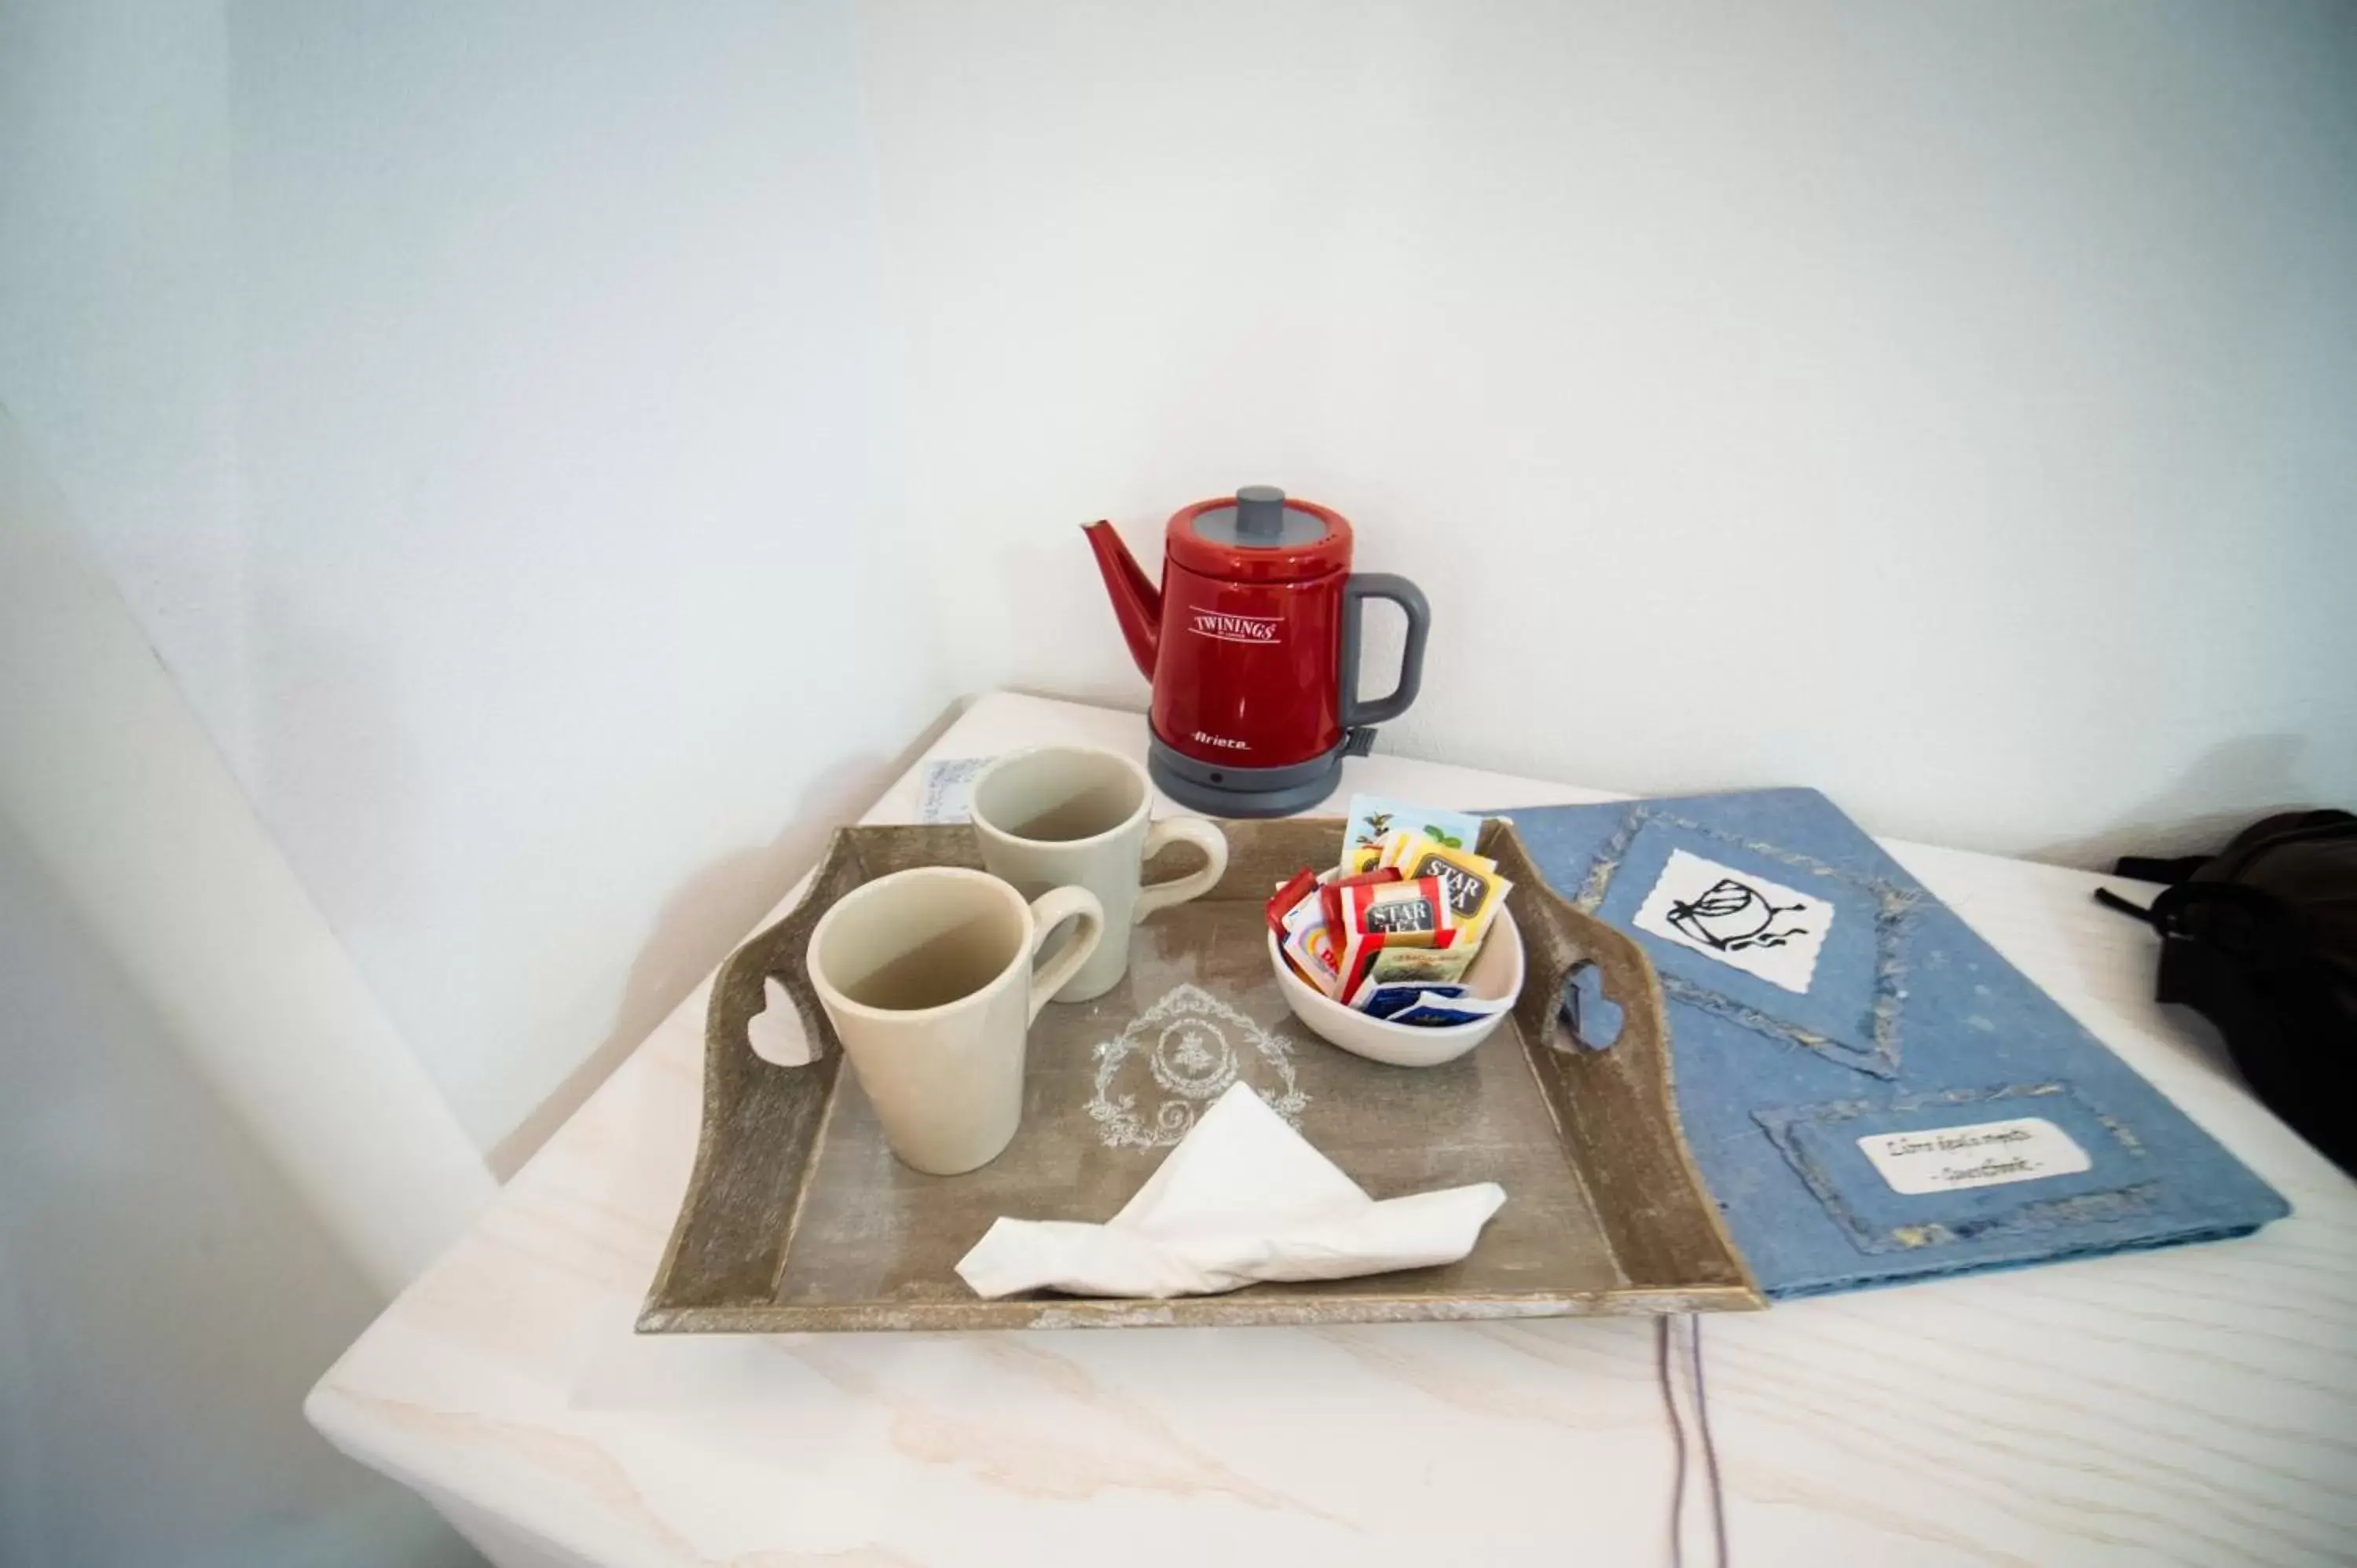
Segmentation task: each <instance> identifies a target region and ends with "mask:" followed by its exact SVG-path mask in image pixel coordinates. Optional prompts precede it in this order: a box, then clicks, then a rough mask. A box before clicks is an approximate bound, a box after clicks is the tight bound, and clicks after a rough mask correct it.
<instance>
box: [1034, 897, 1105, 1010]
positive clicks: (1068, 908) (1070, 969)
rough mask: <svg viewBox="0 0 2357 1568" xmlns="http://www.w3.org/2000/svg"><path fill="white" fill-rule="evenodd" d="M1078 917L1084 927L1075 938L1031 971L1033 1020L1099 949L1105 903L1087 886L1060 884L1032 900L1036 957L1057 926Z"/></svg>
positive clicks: (1073, 934)
mask: <svg viewBox="0 0 2357 1568" xmlns="http://www.w3.org/2000/svg"><path fill="white" fill-rule="evenodd" d="M1072 918H1078V919H1079V920H1080V922H1081V927H1080V929H1078V930H1076V931H1074V932H1073V933H1072V940H1071V942H1070V943H1068V944H1066V946H1065V948H1064V950H1063V951H1062V952H1061V953H1060V954H1059V955H1058V956H1057V959H1056V961H1055V962H1053V963H1051V964H1049V966H1048V967H1047V968H1045V969H1035V970H1033V971H1032V972H1031V1015H1030V1018H1029V1020H1028V1022H1029V1023H1032V1024H1036V1023H1038V1022H1039V1009H1040V1008H1042V1007H1045V1006H1046V1005H1048V1004H1049V1001H1050V1000H1051V999H1053V998H1054V996H1055V994H1056V993H1058V992H1059V991H1061V990H1062V989H1064V983H1065V982H1066V981H1068V980H1070V979H1071V978H1072V976H1073V974H1074V973H1075V972H1077V971H1078V970H1079V969H1080V967H1081V965H1082V964H1084V963H1086V962H1088V961H1089V955H1090V954H1091V953H1092V952H1094V951H1096V950H1097V943H1098V942H1100V941H1102V940H1104V906H1103V904H1100V903H1098V902H1097V896H1096V895H1095V894H1093V893H1092V892H1090V891H1089V890H1088V889H1087V888H1085V887H1079V886H1074V887H1058V888H1054V889H1051V890H1050V891H1049V892H1046V893H1042V894H1040V895H1039V897H1037V898H1034V899H1032V900H1031V956H1032V957H1033V958H1035V959H1036V958H1038V957H1039V949H1040V948H1041V947H1042V946H1043V945H1044V944H1045V943H1046V942H1047V940H1048V939H1049V937H1050V936H1051V935H1053V934H1054V933H1055V929H1056V928H1057V927H1058V926H1060V925H1062V924H1063V923H1064V922H1065V921H1066V920H1070V919H1072Z"/></svg>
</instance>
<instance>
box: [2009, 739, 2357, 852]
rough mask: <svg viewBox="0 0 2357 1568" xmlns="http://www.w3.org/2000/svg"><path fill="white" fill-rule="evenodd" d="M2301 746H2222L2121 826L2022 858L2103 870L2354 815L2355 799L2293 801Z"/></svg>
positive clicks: (2293, 742) (2245, 742) (2253, 742)
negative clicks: (2342, 810)
mask: <svg viewBox="0 0 2357 1568" xmlns="http://www.w3.org/2000/svg"><path fill="white" fill-rule="evenodd" d="M2306 745H2307V742H2306V741H2305V740H2303V739H2302V738H2301V737H2300V736H2296V735H2253V736H2243V737H2242V738H2241V739H2239V740H2229V741H2222V742H2220V743H2219V744H2218V745H2216V746H2212V747H2211V748H2210V749H2209V750H2208V751H2205V752H2203V753H2202V754H2201V758H2200V759H2199V760H2198V761H2196V762H2195V763H2194V765H2193V766H2192V767H2191V768H2187V769H2186V770H2185V772H2184V774H2183V775H2182V776H2180V777H2179V779H2178V780H2177V782H2176V783H2174V784H2171V785H2169V786H2168V787H2167V788H2165V789H2160V790H2158V792H2156V793H2154V794H2152V795H2149V796H2147V797H2146V798H2145V799H2144V800H2140V801H2138V802H2137V803H2136V805H2135V806H2133V807H2131V808H2129V809H2128V810H2127V811H2124V812H2122V813H2121V821H2122V822H2124V823H2125V824H2126V825H2125V826H2122V827H2116V828H2106V829H2104V831H2103V832H2099V833H2092V834H2089V835H2087V836H2086V837H2083V838H2076V839H2064V840H2062V841H2061V842H2059V843H2050V844H2045V845H2042V846H2040V848H2038V849H2035V850H2032V851H2030V852H2029V859H2031V860H2042V861H2045V862H2047V863H2048V864H2050V865H2077V866H2085V867H2087V868H2089V869H2091V870H2096V871H2104V870H2108V869H2110V867H2111V865H2112V863H2113V862H2114V861H2116V860H2117V859H2119V858H2120V856H2122V855H2124V854H2146V855H2155V856H2170V855H2186V854H2214V853H2215V852H2217V851H2218V850H2222V849H2223V848H2225V847H2226V841H2227V840H2229V839H2231V838H2233V836H2234V835H2235V834H2236V833H2238V832H2242V831H2243V830H2244V828H2246V827H2249V826H2250V825H2251V824H2252V823H2253V822H2257V821H2258V820H2259V819H2260V818H2262V817H2266V816H2272V815H2274V814H2275V813H2276V812H2277V811H2307V810H2310V809H2312V808H2314V807H2317V806H2341V807H2347V808H2357V800H2298V799H2296V798H2295V795H2296V790H2297V788H2298V787H2297V785H2296V783H2295V782H2294V781H2295V780H2297V779H2298V778H2299V776H2300V775H2299V767H2298V764H2299V757H2300V753H2301V751H2302V749H2303V748H2304V747H2305V746H2306ZM2221 800H2276V801H2282V802H2284V803H2283V804H2280V805H2272V806H2238V807H2235V808H2234V809H2233V810H2232V811H2220V810H2219V809H2218V802H2219V801H2221Z"/></svg>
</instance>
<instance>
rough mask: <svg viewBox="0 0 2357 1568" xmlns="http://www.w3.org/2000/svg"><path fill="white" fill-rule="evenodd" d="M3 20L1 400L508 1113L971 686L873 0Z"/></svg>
mask: <svg viewBox="0 0 2357 1568" xmlns="http://www.w3.org/2000/svg"><path fill="white" fill-rule="evenodd" d="M10 18H11V19H10V22H9V27H10V28H11V29H12V32H13V34H14V39H13V41H14V43H15V44H16V48H14V49H13V50H12V51H11V54H12V59H13V63H12V64H11V65H10V66H9V67H7V68H6V69H7V70H9V71H10V77H9V81H8V91H6V92H5V94H0V96H5V98H6V100H7V102H8V104H9V107H8V108H7V109H6V110H5V111H0V113H5V116H6V121H5V123H6V125H7V129H8V132H9V142H8V145H10V147H11V148H12V149H13V150H14V151H15V152H16V153H17V154H21V156H11V157H9V158H8V159H7V160H5V169H6V172H5V173H0V182H5V183H0V201H5V207H0V210H5V211H6V212H8V213H10V214H12V215H18V214H21V215H24V216H25V217H26V218H27V219H30V220H32V221H27V222H24V223H18V222H16V221H15V220H14V217H13V216H12V220H11V222H10V226H9V231H8V234H7V242H6V244H5V247H0V250H5V252H6V259H5V263H0V266H5V273H0V284H5V288H0V378H5V379H0V398H5V400H6V401H7V403H9V404H10V405H11V406H12V407H13V408H14V410H15V411H16V413H17V415H18V417H19V418H20V420H21V421H22V422H23V424H24V425H25V427H26V429H27V433H28V438H29V439H30V440H31V441H32V443H33V444H34V446H36V448H37V450H38V454H39V455H40V456H42V458H43V459H44V460H45V461H46V463H47V464H48V466H49V467H51V469H52V471H53V472H54V473H55V474H56V476H57V478H58V480H59V484H60V485H61V486H62V487H63V488H64V489H65V490H66V492H67V494H68V496H69V497H70V499H71V500H72V501H73V503H74V506H75V509H76V511H77V513H78V515H79V516H80V517H81V518H83V519H85V520H87V521H86V527H87V532H88V535H89V538H90V541H91V543H92V545H93V546H94V547H95V548H97V549H98V550H99V551H100V553H102V556H103V557H104V558H105V559H106V561H107V563H108V564H109V566H110V567H111V569H112V571H113V575H114V576H115V578H116V580H117V581H118V582H119V583H120V584H121V585H122V586H123V590H124V595H125V596H126V598H128V599H129V600H130V602H131V603H132V605H133V607H134V608H135V611H136V612H137V614H138V616H139V618H140V621H141V623H142V625H143V627H144V628H145V630H146V632H147V634H148V635H149V636H150V637H151V638H152V639H153V640H154V641H155V643H156V647H157V649H158V650H159V651H160V652H161V653H162V655H163V657H164V659H165V660H166V662H167V665H168V667H169V668H170V669H171V671H172V672H173V673H174V675H175V676H176V677H178V680H179V682H181V684H182V686H183V687H184V689H185V690H186V692H187V693H188V699H189V701H190V703H192V704H193V705H194V706H195V708H196V709H197V710H198V711H199V714H202V715H203V717H204V719H205V721H206V723H207V725H208V726H209V728H210V732H211V733H212V735H213V736H214V737H215V739H216V741H217V742H218V744H220V746H221V747H222V749H223V751H224V752H225V754H226V755H227V757H228V758H229V761H230V763H231V767H232V768H233V769H234V771H235V773H236V775H237V777H238V778H239V779H241V780H242V784H243V786H244V788H245V789H246V790H247V792H248V793H249V794H250V796H251V797H252V799H253V803H254V806H255V809H256V810H257V811H258V812H259V814H260V816H261V818H262V820H263V822H264V824H265V825H266V826H267V828H268V829H269V831H270V832H271V833H272V834H273V835H274V838H275V839H276V841H277V842H278V843H279V844H280V845H282V846H283V848H284V849H285V854H286V855H287V857H288V858H289V860H290V861H291V862H292V863H293V865H295V867H296V870H297V871H298V872H299V873H300V875H301V876H302V878H303V880H304V882H305V884H306V885H307V887H308V889H309V891H310V894H311V896H312V897H314V898H315V899H316V900H317V904H318V906H319V908H321V909H322V911H324V913H325V915H326V916H327V918H328V921H329V922H330V923H331V924H332V925H333V926H334V928H335V929H336V930H337V931H338V933H339V935H340V936H341V938H342V939H343V940H344V942H345V943H346V945H347V946H348V947H349V949H350V952H351V955H352V957H353V959H354V960H355V961H356V962H357V963H358V965H359V967H360V969H361V972H362V973H363V974H364V975H365V976H366V977H367V979H368V981H369V983H371V986H372V987H373V989H374V990H375V992H376V993H377V995H378V996H379V997H380V998H381V1000H382V1004H383V1007H384V1009H385V1011H386V1013H387V1014H388V1015H390V1016H391V1017H392V1019H393V1022H394V1024H395V1025H396V1026H397V1027H398V1028H399V1030H400V1032H401V1034H402V1035H403V1036H404V1038H405V1039H406V1040H407V1041H408V1043H409V1044H410V1046H411V1047H413V1048H414V1050H415V1052H416V1053H417V1056H418V1058H420V1059H421V1060H422V1061H423V1062H424V1063H425V1066H426V1067H427V1069H429V1070H430V1071H431V1073H432V1074H433V1076H434V1079H435V1080H436V1083H437V1084H438V1085H439V1086H440V1088H441V1090H442V1091H443V1093H444V1094H445V1095H446V1096H447V1099H448V1101H449V1102H450V1103H451V1105H452V1107H453V1108H454V1109H455V1110H456V1112H457V1114H458V1116H459V1118H460V1120H461V1121H462V1122H464V1124H465V1125H466V1127H467V1129H468V1132H469V1133H471V1134H472V1135H473V1136H474V1137H475V1139H476V1140H477V1141H478V1143H479V1144H481V1145H483V1146H486V1147H490V1146H493V1145H496V1144H499V1143H500V1140H501V1139H503V1138H505V1137H507V1136H508V1135H509V1134H511V1133H515V1132H516V1130H517V1129H518V1127H519V1126H520V1124H522V1123H523V1122H525V1121H526V1119H527V1118H529V1117H531V1116H533V1113H534V1112H535V1110H536V1108H539V1107H542V1106H544V1104H545V1103H546V1102H547V1101H549V1097H550V1096H551V1094H552V1093H553V1092H556V1091H558V1090H560V1086H563V1085H564V1084H565V1082H566V1080H567V1079H568V1077H569V1076H570V1075H574V1074H575V1073H576V1071H578V1070H580V1069H582V1068H583V1064H584V1062H585V1059H587V1060H592V1061H595V1062H597V1063H599V1064H603V1063H604V1062H607V1061H609V1060H610V1058H612V1057H613V1055H614V1054H615V1053H616V1052H617V1051H619V1050H620V1049H624V1048H627V1047H629V1046H630V1045H633V1044H635V1043H636V1042H637V1040H638V1039H639V1038H640V1037H641V1036H643V1035H644V1033H645V1032H646V1030H647V1029H648V1028H649V1027H651V1026H652V1024H653V1023H654V1022H655V1021H656V1020H657V1019H658V1018H660V1017H661V1016H662V1014H663V1013H665V1012H667V1011H668V1010H669V1009H670V1007H671V1006H672V1005H673V1004H675V1003H676V1001H677V999H678V997H679V996H680V995H682V994H683V993H685V991H686V990H687V989H688V987H689V986H690V985H691V984H693V983H694V980H695V979H696V978H698V977H699V976H700V975H701V974H702V973H703V972H705V970H706V969H708V968H709V967H710V965H711V963H712V962H713V961H715V960H716V958H717V957H718V956H719V954H720V953H721V952H723V951H725V950H726V945H727V943H728V942H729V941H730V940H733V939H734V938H735V937H737V936H738V935H740V934H741V933H742V931H743V929H744V928H745V927H746V925H747V924H748V923H749V922H750V921H751V920H752V919H753V918H756V917H757V916H758V914H759V911H760V910H761V909H763V908H766V907H767V906H768V905H769V904H770V902H772V901H773V900H774V899H775V897H777V896H778V894H779V893H780V892H781V891H782V890H783V888H784V886H786V884H787V881H788V880H790V878H791V873H792V871H793V870H794V869H795V868H796V863H797V862H798V860H799V859H800V858H802V857H803V856H805V855H807V854H809V853H810V851H811V850H812V849H813V848H814V846H815V843H816V842H817V839H818V836H819V834H820V833H821V832H823V828H824V827H825V826H826V825H827V824H828V823H829V822H832V821H834V820H839V819H840V817H841V816H842V815H843V814H844V813H845V812H846V811H850V810H852V809H853V808H854V807H855V806H856V804H858V803H860V802H861V800H862V798H863V797H864V796H865V795H866V794H867V793H870V792H872V790H873V789H874V788H875V787H877V785H878V784H880V782H881V780H882V779H883V778H885V777H887V776H888V772H889V771H890V766H891V763H892V759H893V758H894V757H895V756H896V755H897V754H898V753H899V751H900V750H901V749H902V748H903V747H905V746H907V744H908V743H909V740H910V738H911V737H912V736H915V735H916V734H917V733H918V732H919V731H920V729H921V728H922V727H923V726H924V725H927V724H928V723H929V722H930V721H931V720H932V719H933V718H935V717H936V716H937V715H938V714H940V713H941V711H942V709H943V707H944V706H945V705H946V703H947V700H948V697H949V694H950V692H951V690H952V688H951V686H950V684H949V682H948V681H947V680H946V678H945V676H944V674H943V673H942V667H941V666H940V664H939V662H938V658H939V655H938V652H937V650H936V649H935V647H934V645H933V643H932V641H931V638H930V636H929V634H928V632H927V630H926V629H925V628H924V625H923V618H922V617H921V616H915V617H909V616H903V615H900V614H899V613H897V607H899V606H901V605H903V604H905V603H907V602H909V599H910V596H914V599H915V601H916V602H918V603H921V602H922V589H921V585H920V584H921V578H920V576H919V575H917V574H918V573H919V572H920V570H921V568H920V565H919V563H920V560H921V552H920V550H918V549H917V548H915V547H914V546H913V545H912V544H911V543H910V542H909V533H908V531H907V528H906V523H905V519H904V515H903V513H902V511H901V509H900V507H899V498H898V496H897V495H896V494H895V493H894V491H893V489H892V483H893V478H892V469H891V467H890V466H889V464H888V461H887V460H886V454H887V445H886V444H887V442H888V440H889V435H890V432H889V427H888V420H887V418H886V415H885V410H884V407H883V404H882V402H881V399H880V389H879V385H878V381H877V371H878V360H879V355H878V352H877V343H878V341H879V337H880V332H881V327H880V322H879V318H878V316H877V274H878V272H879V266H878V262H877V241H876V236H875V232H874V222H873V215H872V211H871V207H872V202H871V193H870V180H869V171H868V166H867V163H866V152H865V146H864V143H863V140H862V129H861V121H860V106H859V101H858V96H857V87H856V71H855V61H854V35H853V31H852V26H851V16H850V13H849V10H848V8H847V5H794V6H780V5H771V4H768V3H767V0H759V3H756V0H726V3H723V4H715V5H698V6H694V7H686V8H671V7H656V6H648V5H637V4H603V5H565V6H562V7H536V6H527V5H496V6H468V7H450V6H431V7H421V6H412V5H399V4H390V3H346V4H337V5H317V4H312V3H309V0H236V3H233V4H230V5H226V6H215V7H210V8H209V7H202V6H199V7H194V8H183V9H180V10H178V11H174V10H172V9H171V8H167V7H159V6H152V5H116V6H102V7H98V8H87V7H84V6H82V5H79V4H74V5H68V4H65V3H64V0H55V3H42V4H34V5H26V6H21V7H16V8H14V9H13V10H12V12H11V14H10ZM20 89H21V91H19V90H20ZM904 589H905V592H904Z"/></svg>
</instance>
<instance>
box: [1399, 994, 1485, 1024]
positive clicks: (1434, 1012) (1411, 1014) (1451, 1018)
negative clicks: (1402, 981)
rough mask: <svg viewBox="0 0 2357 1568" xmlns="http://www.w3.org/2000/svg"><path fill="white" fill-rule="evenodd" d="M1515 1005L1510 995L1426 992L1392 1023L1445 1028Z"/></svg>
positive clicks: (1404, 1008)
mask: <svg viewBox="0 0 2357 1568" xmlns="http://www.w3.org/2000/svg"><path fill="white" fill-rule="evenodd" d="M1513 1004H1514V999H1513V998H1512V997H1511V996H1464V995H1458V996H1453V997H1452V996H1447V995H1443V994H1441V993H1438V992H1436V991H1426V992H1424V993H1422V994H1421V995H1419V996H1418V997H1417V998H1416V999H1415V1001H1414V1002H1411V1003H1409V1004H1407V1005H1406V1006H1405V1007H1403V1008H1401V1009H1400V1010H1399V1011H1398V1012H1396V1013H1394V1014H1393V1015H1392V1022H1393V1023H1394V1024H1407V1025H1411V1026H1415V1027H1416V1028H1446V1027H1447V1026H1449V1025H1451V1024H1470V1023H1472V1022H1474V1021H1475V1020H1476V1019H1480V1018H1488V1017H1491V1016H1493V1015H1497V1014H1500V1013H1503V1012H1504V1011H1506V1009H1508V1008H1509V1007H1512V1005H1513Z"/></svg>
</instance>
